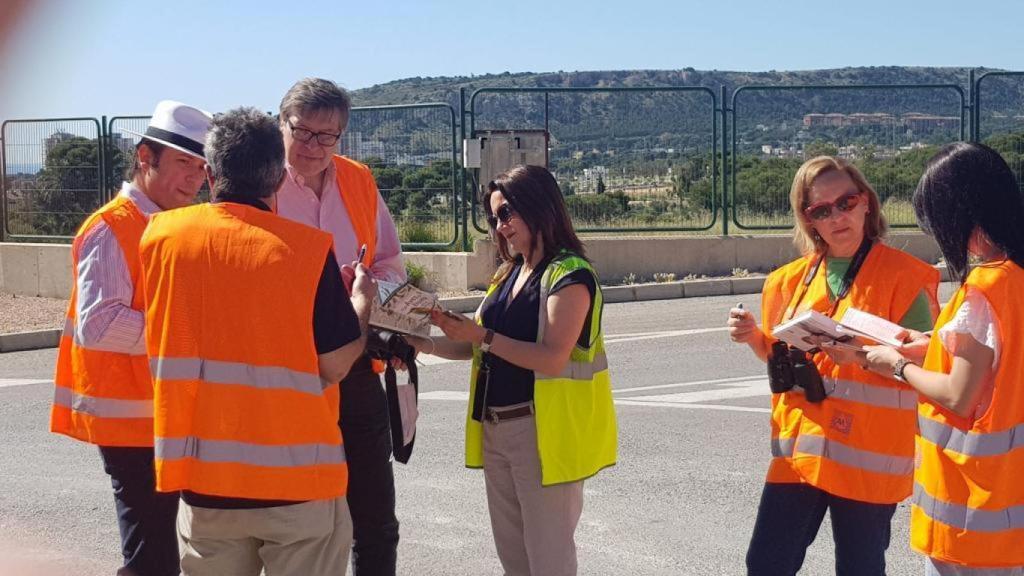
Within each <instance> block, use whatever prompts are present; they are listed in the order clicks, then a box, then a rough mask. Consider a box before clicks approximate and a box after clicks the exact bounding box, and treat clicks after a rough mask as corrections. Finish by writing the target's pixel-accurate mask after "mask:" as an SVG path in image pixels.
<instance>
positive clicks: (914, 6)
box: [0, 0, 1024, 119]
mask: <svg viewBox="0 0 1024 576" xmlns="http://www.w3.org/2000/svg"><path fill="white" fill-rule="evenodd" d="M1022 26H1024V2H1021V1H1019V0H1002V1H991V0H975V1H973V2H963V1H962V0H961V1H953V0H930V1H929V2H923V1H905V0H858V1H856V2H826V1H821V0H817V1H806V0H792V1H790V0H760V1H753V0H731V1H730V0H720V1H717V2H713V1H706V0H675V1H672V0H664V1H662V0H630V1H626V2H597V1H594V0H587V1H584V0H543V1H538V0H506V1H504V2H494V1H491V0H478V1H476V2H470V1H468V0H450V1H439V0H433V1H432V0H421V1H407V0H381V1H378V2H372V1H367V0H362V1H359V2H353V1H349V0H344V1H341V0H333V1H328V0H324V1H320V0H306V1H302V0H293V1H276V2H264V1H262V0H250V1H248V2H235V1H232V2H228V1H216V0H210V1H206V2H201V1H194V0H165V1H163V2H160V1H156V0H154V1H138V0H135V1H127V0H37V2H36V7H35V8H33V9H32V10H31V12H30V14H29V15H28V16H27V17H26V18H24V19H22V21H21V22H20V23H19V25H18V27H17V29H16V30H15V34H14V35H13V36H12V37H11V38H9V39H7V41H6V42H5V43H4V44H3V46H4V50H3V53H2V54H0V119H9V118H28V117H54V116H100V115H108V116H112V115H120V114H148V113H149V112H150V111H151V110H152V108H153V105H154V104H155V103H156V101H157V100H160V99H163V98H173V99H178V100H182V101H185V102H188V103H191V104H195V105H197V106H200V107H203V108H206V109H208V110H211V111H219V110H224V109H227V108H230V107H233V106H237V105H242V104H245V105H253V106H258V107H260V108H262V109H267V110H270V109H275V108H276V106H277V103H278V101H279V100H280V97H281V95H282V94H283V93H284V91H285V90H286V89H287V88H288V87H289V86H290V85H291V84H292V83H293V82H294V81H295V80H296V79H298V78H300V77H303V76H310V75H316V76H323V77H327V78H331V79H334V80H336V81H338V82H339V83H341V84H342V85H344V86H346V87H348V88H350V89H355V88H363V87H366V86H371V85H373V84H378V83H382V82H387V81H390V80H396V79H400V78H406V77H409V76H450V75H468V74H485V73H493V72H504V71H511V72H520V71H533V72H543V71H557V70H565V71H571V70H612V69H627V68H646V69H655V68H657V69H676V68H684V67H693V68H697V69H718V70H749V71H760V70H772V69H775V70H793V69H814V68H833V67H842V66H871V65H875V66H880V65H920V66H988V67H995V68H1007V69H1024V41H1022V40H1021V38H1022V35H1021V33H1022Z"/></svg>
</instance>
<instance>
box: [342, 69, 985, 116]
mask: <svg viewBox="0 0 1024 576" xmlns="http://www.w3.org/2000/svg"><path fill="white" fill-rule="evenodd" d="M969 71H970V69H969V68H924V67H906V66H871V67H861V68H837V69H831V70H800V71H771V72H731V71H719V70H710V71H709V70H694V69H693V68H683V69H681V70H611V71H596V72H595V71H591V72H561V71H560V72H545V73H535V72H519V73H515V74H512V73H508V72H505V73H503V74H485V75H482V76H452V77H443V76H439V77H415V78H405V79H402V80H395V81H393V82H388V83H386V84H378V85H376V86H371V87H369V88H363V89H360V90H355V91H353V97H354V100H355V102H356V104H357V105H359V106H371V105H379V104H408V103H414V102H430V101H433V102H448V103H449V104H451V105H453V106H456V107H457V106H458V103H459V102H458V91H459V88H466V90H467V92H469V93H471V92H472V91H473V90H475V89H477V88H482V87H485V86H486V87H495V86H514V87H530V88H536V87H565V88H568V87H577V88H580V87H640V86H705V87H707V88H711V89H713V90H716V91H717V90H718V89H719V86H723V85H724V86H726V87H727V88H728V89H729V90H730V91H731V90H732V89H733V88H734V87H736V86H740V85H745V84H769V85H786V84H834V85H842V84H957V85H960V86H962V87H963V88H964V90H965V91H966V90H967V80H968V73H969ZM983 71H984V70H983V69H979V74H980V73H982V72H983Z"/></svg>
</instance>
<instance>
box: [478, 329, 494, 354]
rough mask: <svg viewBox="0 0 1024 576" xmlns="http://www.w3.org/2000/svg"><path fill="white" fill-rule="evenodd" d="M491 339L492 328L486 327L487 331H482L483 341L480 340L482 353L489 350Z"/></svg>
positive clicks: (492, 334)
mask: <svg viewBox="0 0 1024 576" xmlns="http://www.w3.org/2000/svg"><path fill="white" fill-rule="evenodd" d="M492 340H494V330H491V329H490V328H488V329H487V332H485V333H484V339H483V342H480V351H481V352H484V353H486V352H490V351H491V341H492Z"/></svg>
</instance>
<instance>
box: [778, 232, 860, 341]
mask: <svg viewBox="0 0 1024 576" xmlns="http://www.w3.org/2000/svg"><path fill="white" fill-rule="evenodd" d="M873 245H874V242H872V241H871V239H870V238H868V237H866V236H865V237H864V240H862V241H861V243H860V247H858V248H857V253H856V254H854V255H853V260H851V261H850V267H849V268H847V269H846V274H845V275H843V283H842V285H841V286H840V288H839V293H838V294H836V295H835V300H834V301H833V302H832V307H831V308H829V311H828V317H829V318H831V317H832V315H833V314H835V313H836V309H838V308H839V303H840V302H842V301H843V298H846V297H847V295H849V294H850V289H851V288H853V281H854V280H855V279H856V278H857V273H858V272H860V269H861V266H863V265H864V261H865V260H867V259H868V254H869V253H870V252H871V247H872V246H873ZM824 260H825V254H822V255H821V256H820V257H819V258H818V260H817V261H816V262H815V263H814V266H812V267H811V269H810V270H808V271H807V274H806V275H805V276H804V281H803V282H801V283H800V292H799V293H797V296H796V303H795V304H792V305H791V306H787V307H786V310H783V312H782V314H783V317H782V319H780V321H779V322H777V323H776V325H777V324H781V323H782V322H784V321H787V320H791V319H792V318H793V316H795V315H796V310H797V308H799V307H800V303H801V302H803V299H804V296H806V295H807V289H808V287H809V286H810V285H811V282H812V281H813V280H814V277H815V276H817V275H818V269H819V268H821V263H822V262H823V261H824ZM825 283H826V284H827V283H828V280H827V279H826V282H825ZM787 310H788V314H787Z"/></svg>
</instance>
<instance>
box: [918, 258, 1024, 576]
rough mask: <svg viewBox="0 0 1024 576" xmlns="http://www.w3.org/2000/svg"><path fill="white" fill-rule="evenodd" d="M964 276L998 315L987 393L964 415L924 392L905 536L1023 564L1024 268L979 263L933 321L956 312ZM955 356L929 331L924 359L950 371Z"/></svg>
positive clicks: (952, 555)
mask: <svg viewBox="0 0 1024 576" xmlns="http://www.w3.org/2000/svg"><path fill="white" fill-rule="evenodd" d="M968 286H970V287H972V288H974V289H976V290H979V291H980V292H981V293H982V294H984V295H985V298H986V299H987V300H988V302H989V304H990V305H991V306H992V310H993V312H994V313H995V317H996V319H997V322H998V325H999V338H1000V343H1001V348H1002V350H1001V351H1000V353H999V366H998V368H997V370H996V373H995V383H994V386H993V388H992V402H991V404H990V405H989V407H988V409H987V410H986V411H985V413H984V414H982V415H981V417H980V418H978V419H977V420H974V421H970V420H968V419H965V418H961V417H959V416H957V415H955V414H953V413H952V412H949V411H948V410H946V409H944V408H942V407H940V406H938V405H936V404H933V403H931V402H928V401H927V400H926V399H924V397H922V401H921V404H920V406H919V409H918V426H919V429H920V431H919V432H918V437H917V457H918V467H917V470H916V471H915V473H914V497H913V500H912V507H911V522H910V534H911V536H910V543H911V546H912V547H913V548H914V550H917V551H918V552H921V553H923V554H927V555H928V556H931V557H932V558H935V559H937V560H941V561H943V562H950V563H954V564H961V565H966V566H974V567H993V568H995V567H1006V566H1024V481H1022V480H1021V475H1022V474H1024V382H1022V381H1021V375H1022V374H1024V332H1022V333H1021V334H1018V331H1020V330H1021V329H1022V328H1024V308H1021V306H1020V303H1019V301H1017V299H1018V298H1020V290H1021V288H1022V287H1024V270H1022V269H1021V268H1020V267H1019V266H1017V265H1016V264H1014V263H1013V262H1010V261H1006V262H1000V263H996V264H985V265H982V266H978V267H976V268H975V269H974V270H972V271H971V273H970V274H969V275H968V276H967V282H966V284H965V286H962V287H961V288H960V291H959V292H957V294H956V295H955V296H954V297H953V299H952V300H950V302H949V304H947V305H946V307H945V308H944V309H943V311H942V314H941V315H940V316H939V319H938V321H937V322H936V324H935V328H936V331H937V330H938V329H939V328H941V327H942V326H943V325H945V324H946V323H947V322H949V321H950V320H951V319H952V318H953V316H954V315H955V314H956V311H957V310H958V309H959V308H960V305H961V303H962V302H963V300H964V296H965V294H966V292H967V287H968ZM952 366H953V357H952V355H950V354H949V353H948V352H947V351H946V350H945V348H944V347H943V346H942V342H941V340H940V339H939V338H937V337H935V338H932V340H931V344H930V346H929V348H928V355H927V356H926V357H925V362H924V368H925V369H926V370H931V371H934V372H943V373H946V374H948V373H949V372H950V370H951V368H952Z"/></svg>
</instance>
